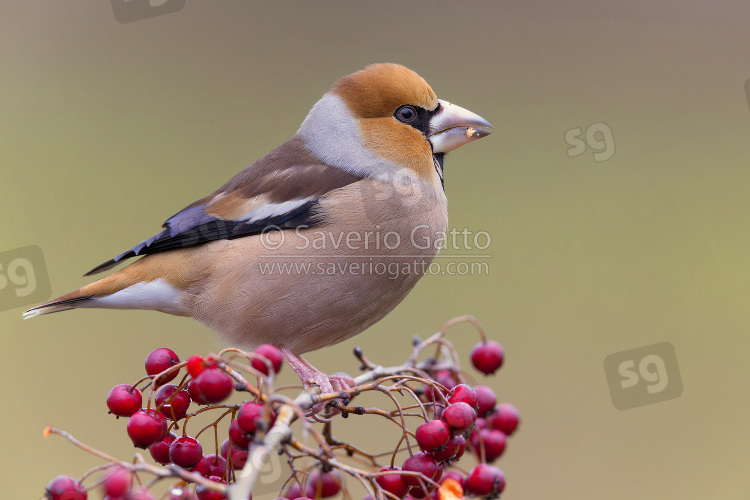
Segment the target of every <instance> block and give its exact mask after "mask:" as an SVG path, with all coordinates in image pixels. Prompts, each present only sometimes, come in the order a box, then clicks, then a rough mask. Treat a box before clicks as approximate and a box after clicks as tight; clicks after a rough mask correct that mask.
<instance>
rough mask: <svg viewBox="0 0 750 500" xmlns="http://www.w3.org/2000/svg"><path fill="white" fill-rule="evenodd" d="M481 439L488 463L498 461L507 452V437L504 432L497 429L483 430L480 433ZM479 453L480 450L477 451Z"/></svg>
mask: <svg viewBox="0 0 750 500" xmlns="http://www.w3.org/2000/svg"><path fill="white" fill-rule="evenodd" d="M479 439H481V440H482V443H483V444H484V458H485V460H486V461H487V463H492V462H494V461H495V460H497V459H498V458H499V457H500V455H502V454H503V451H505V443H506V437H505V433H503V431H498V430H495V429H482V430H481V431H479ZM476 451H477V453H478V452H479V448H478V447H477V449H476Z"/></svg>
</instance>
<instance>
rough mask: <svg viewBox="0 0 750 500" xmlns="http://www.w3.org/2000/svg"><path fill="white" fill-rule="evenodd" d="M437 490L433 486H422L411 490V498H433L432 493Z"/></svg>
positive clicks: (418, 499) (419, 499)
mask: <svg viewBox="0 0 750 500" xmlns="http://www.w3.org/2000/svg"><path fill="white" fill-rule="evenodd" d="M436 489H437V488H436V487H435V486H434V485H432V484H425V485H424V488H423V487H422V486H414V487H412V488H411V489H410V490H409V497H410V498H415V499H417V500H421V499H423V498H427V497H428V496H432V493H434V492H435V490H436ZM425 490H426V491H425Z"/></svg>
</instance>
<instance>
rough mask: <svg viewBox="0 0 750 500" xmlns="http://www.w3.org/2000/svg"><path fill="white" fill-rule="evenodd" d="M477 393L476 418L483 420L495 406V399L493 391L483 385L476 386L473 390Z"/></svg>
mask: <svg viewBox="0 0 750 500" xmlns="http://www.w3.org/2000/svg"><path fill="white" fill-rule="evenodd" d="M474 391H475V392H476V393H477V400H478V405H479V410H478V411H477V417H479V418H484V417H486V416H487V414H488V413H490V412H491V411H492V410H493V409H494V408H495V405H496V404H497V397H495V391H493V390H492V389H490V388H489V387H487V386H485V385H478V386H476V387H475V388H474Z"/></svg>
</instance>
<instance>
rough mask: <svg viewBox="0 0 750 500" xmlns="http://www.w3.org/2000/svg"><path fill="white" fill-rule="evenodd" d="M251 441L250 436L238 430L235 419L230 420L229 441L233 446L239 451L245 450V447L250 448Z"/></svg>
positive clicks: (251, 436)
mask: <svg viewBox="0 0 750 500" xmlns="http://www.w3.org/2000/svg"><path fill="white" fill-rule="evenodd" d="M252 439H253V435H252V434H247V433H246V432H245V431H243V430H242V429H240V426H239V424H238V421H237V420H236V419H235V420H232V423H230V424H229V440H230V441H231V442H232V444H233V445H235V446H236V447H237V448H239V449H241V450H246V449H247V447H248V446H250V441H252Z"/></svg>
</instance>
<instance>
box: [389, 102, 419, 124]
mask: <svg viewBox="0 0 750 500" xmlns="http://www.w3.org/2000/svg"><path fill="white" fill-rule="evenodd" d="M394 116H395V117H396V119H397V120H398V121H400V122H404V123H410V122H413V121H414V120H416V119H417V110H416V109H414V108H413V107H412V106H401V107H400V108H398V109H397V110H396V113H395V115H394Z"/></svg>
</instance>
